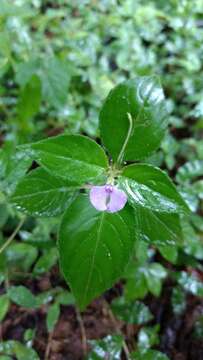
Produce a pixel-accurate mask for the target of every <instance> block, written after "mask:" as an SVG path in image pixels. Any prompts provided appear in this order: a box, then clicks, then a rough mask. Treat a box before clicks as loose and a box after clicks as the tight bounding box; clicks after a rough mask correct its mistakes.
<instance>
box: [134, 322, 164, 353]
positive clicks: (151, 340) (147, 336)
mask: <svg viewBox="0 0 203 360" xmlns="http://www.w3.org/2000/svg"><path fill="white" fill-rule="evenodd" d="M159 330H160V325H159V324H156V325H155V326H150V327H148V326H144V327H142V328H141V330H140V331H139V333H138V344H137V345H138V349H140V350H145V351H146V349H149V348H151V347H152V346H154V345H158V344H159V336H158V332H159Z"/></svg>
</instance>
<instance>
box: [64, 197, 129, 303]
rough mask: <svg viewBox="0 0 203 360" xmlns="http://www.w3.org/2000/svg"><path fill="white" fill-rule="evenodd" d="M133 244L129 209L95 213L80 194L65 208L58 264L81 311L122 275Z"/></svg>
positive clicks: (85, 198)
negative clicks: (111, 212) (112, 212)
mask: <svg viewBox="0 0 203 360" xmlns="http://www.w3.org/2000/svg"><path fill="white" fill-rule="evenodd" d="M134 241H135V234H134V214H133V211H132V209H131V208H130V207H129V206H126V207H125V208H124V209H123V210H122V211H120V212H118V213H114V214H110V213H107V212H98V211H97V210H96V209H95V208H93V207H92V205H91V204H90V201H89V198H88V197H87V196H85V195H82V194H81V195H79V196H78V198H77V199H76V200H75V201H74V202H73V203H72V204H71V206H70V207H69V209H67V211H66V213H65V215H64V217H63V219H62V223H61V227H60V231H59V255H60V263H61V268H62V271H63V274H64V277H65V279H66V281H67V282H68V284H69V285H70V287H71V289H72V291H73V294H74V296H75V298H76V301H77V303H78V304H79V306H80V308H81V309H84V308H85V306H86V305H87V304H89V303H90V301H91V300H92V299H94V298H95V297H97V296H98V295H100V294H102V293H103V291H104V290H107V289H108V288H110V287H111V286H112V285H113V284H114V282H115V281H116V280H117V279H118V278H119V277H120V276H121V275H122V273H123V271H124V268H125V266H126V265H127V263H128V261H129V258H130V256H131V254H132V250H133V247H134Z"/></svg>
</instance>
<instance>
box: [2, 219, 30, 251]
mask: <svg viewBox="0 0 203 360" xmlns="http://www.w3.org/2000/svg"><path fill="white" fill-rule="evenodd" d="M24 222H25V217H23V218H22V219H21V221H20V222H19V224H18V226H17V227H16V228H15V230H14V232H13V233H12V234H11V236H10V237H9V238H8V240H7V241H6V242H5V243H4V244H3V246H2V247H1V248H0V254H2V252H3V251H4V250H5V249H6V248H7V247H8V246H9V245H10V244H11V242H12V241H13V239H14V238H15V236H16V235H17V233H18V231H19V230H20V228H21V227H22V226H23V224H24Z"/></svg>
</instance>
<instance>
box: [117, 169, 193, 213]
mask: <svg viewBox="0 0 203 360" xmlns="http://www.w3.org/2000/svg"><path fill="white" fill-rule="evenodd" d="M119 183H120V185H121V187H122V188H123V189H124V190H125V192H126V193H127V195H128V199H129V201H130V203H131V205H132V206H134V205H135V206H136V205H140V206H142V207H146V208H148V209H149V210H152V211H157V212H178V211H181V210H185V211H187V210H188V208H187V205H186V204H185V202H184V200H183V199H182V197H181V196H180V194H179V193H178V191H177V190H176V187H175V185H174V184H173V182H172V181H171V180H170V178H169V177H168V176H167V175H166V174H165V173H164V172H163V171H161V170H160V169H158V168H155V167H153V166H151V165H147V164H133V165H130V166H126V167H124V169H123V171H122V176H121V177H120V180H119Z"/></svg>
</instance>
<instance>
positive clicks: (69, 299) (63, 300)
mask: <svg viewBox="0 0 203 360" xmlns="http://www.w3.org/2000/svg"><path fill="white" fill-rule="evenodd" d="M56 301H57V303H59V304H61V305H75V298H74V296H73V294H72V293H71V292H69V291H66V290H64V291H62V292H61V293H60V294H58V295H57V297H56Z"/></svg>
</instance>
